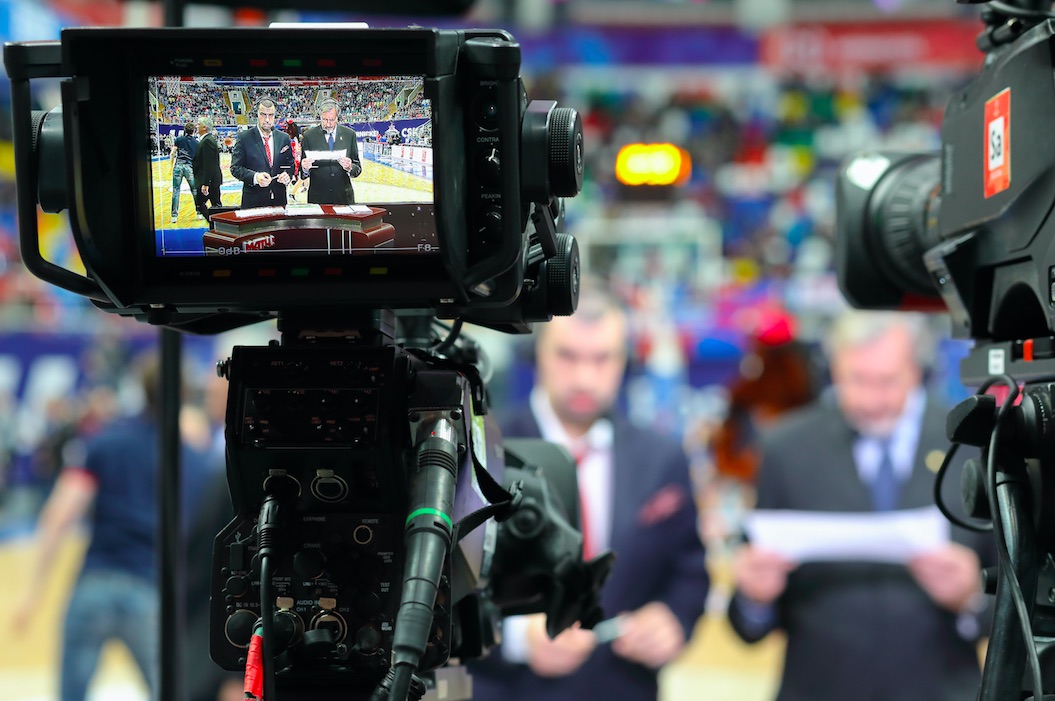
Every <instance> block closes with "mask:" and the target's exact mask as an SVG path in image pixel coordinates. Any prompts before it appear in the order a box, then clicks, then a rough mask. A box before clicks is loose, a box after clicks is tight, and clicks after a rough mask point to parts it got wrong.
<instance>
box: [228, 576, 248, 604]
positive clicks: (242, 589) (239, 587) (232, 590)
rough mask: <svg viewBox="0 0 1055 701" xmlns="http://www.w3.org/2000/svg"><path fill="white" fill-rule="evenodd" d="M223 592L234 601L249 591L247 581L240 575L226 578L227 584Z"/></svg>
mask: <svg viewBox="0 0 1055 701" xmlns="http://www.w3.org/2000/svg"><path fill="white" fill-rule="evenodd" d="M224 591H225V592H226V593H227V594H230V595H231V596H233V597H235V598H236V599H237V598H239V597H242V596H245V593H246V592H247V591H249V580H248V579H246V578H245V577H244V576H242V575H235V576H233V577H228V578H227V583H226V584H225V585H224Z"/></svg>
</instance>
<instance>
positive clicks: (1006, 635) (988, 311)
mask: <svg viewBox="0 0 1055 701" xmlns="http://www.w3.org/2000/svg"><path fill="white" fill-rule="evenodd" d="M1046 7H1050V3H1047V4H1045V3H1039V2H1038V3H1026V2H1022V3H1018V2H1015V3H1003V2H992V3H990V4H989V6H988V7H987V8H986V9H985V10H984V11H983V14H982V17H983V19H984V21H985V29H984V31H983V32H982V33H981V35H980V36H979V41H978V45H979V47H980V48H981V49H982V50H983V51H984V52H985V54H986V55H985V62H984V65H983V68H982V71H981V74H980V75H978V76H977V77H976V78H975V79H974V80H972V81H971V82H970V83H969V84H968V85H967V86H966V87H964V88H962V89H960V90H958V91H957V92H956V93H955V94H954V95H953V97H952V99H951V100H950V101H949V104H948V107H947V109H946V112H945V117H944V120H943V122H942V148H941V153H939V154H919V153H908V154H906V153H886V152H872V153H862V154H859V155H856V156H854V157H852V158H850V159H849V160H848V161H847V163H846V164H844V166H843V168H842V169H841V171H840V175H839V179H838V184H837V208H838V213H837V230H838V236H837V272H838V278H839V284H840V286H841V288H842V290H843V292H844V294H845V296H846V298H847V299H848V300H849V301H850V302H851V304H853V305H854V306H857V307H862V308H867V309H914V310H922V311H926V310H931V311H933V310H941V309H946V310H948V312H949V314H950V315H951V318H952V328H953V334H954V335H955V336H957V337H961V338H972V339H974V340H975V343H974V346H973V348H972V350H971V351H970V352H969V355H968V356H967V357H966V358H965V359H964V361H963V363H962V366H961V378H962V380H963V382H964V384H965V385H967V386H974V387H979V390H978V391H979V394H978V395H975V396H973V397H971V398H969V399H968V400H967V401H965V402H963V403H962V404H960V405H959V406H958V407H956V409H954V411H953V412H951V413H950V416H949V424H948V432H949V438H950V440H952V441H953V442H954V443H956V444H966V445H973V446H978V447H980V448H982V461H981V465H979V464H978V463H975V462H974V461H968V463H967V465H966V469H965V477H964V484H963V491H964V502H965V506H966V507H967V510H968V513H969V514H970V515H972V516H975V517H978V518H980V519H983V520H989V521H991V522H992V523H991V526H989V525H988V524H985V525H984V526H979V525H977V524H961V525H967V526H970V527H974V528H976V529H979V530H989V529H991V530H992V531H993V532H994V534H995V536H996V542H997V550H998V553H999V556H1000V558H999V560H1000V561H999V567H998V569H997V571H996V572H995V573H994V572H992V571H987V572H986V573H984V574H985V575H986V576H985V577H984V581H985V583H986V590H987V591H988V592H989V593H995V594H996V601H995V609H994V613H995V620H994V625H993V631H992V635H991V637H990V643H989V648H988V654H987V657H986V663H985V670H984V676H983V681H982V689H981V692H980V696H979V698H981V699H1001V700H1003V699H1012V698H1014V699H1019V698H1033V699H1039V698H1040V697H1041V695H1042V694H1043V692H1047V694H1044V695H1043V698H1045V699H1049V698H1055V696H1052V695H1051V694H1052V693H1053V692H1055V674H1053V670H1055V666H1053V663H1055V658H1053V657H1052V655H1053V653H1055V649H1053V647H1052V642H1053V641H1055V557H1053V556H1055V539H1053V536H1055V529H1053V528H1052V526H1053V525H1055V524H1053V521H1052V519H1053V516H1055V515H1053V514H1052V513H1051V512H1052V507H1053V506H1055V498H1053V497H1055V492H1053V490H1055V481H1053V480H1052V479H1051V476H1050V473H1051V468H1052V467H1053V466H1055V463H1053V462H1052V459H1053V457H1055V435H1053V431H1055V428H1053V424H1052V416H1053V406H1055V402H1053V396H1052V395H1053V390H1055V335H1053V334H1055V245H1053V242H1055V221H1053V219H1052V217H1051V214H1052V207H1053V205H1055V143H1053V142H1052V139H1051V138H1050V136H1049V134H1050V129H1049V127H1048V120H1049V119H1050V118H1051V115H1052V114H1055V88H1053V84H1052V73H1053V67H1055V61H1053V58H1052V56H1053V53H1052V51H1053V49H1055V22H1053V21H1052V18H1053V17H1055V15H1052V14H1051V13H1050V12H1049V11H1047V9H1046ZM997 384H1000V385H1003V386H1005V387H1006V389H1007V390H1008V391H1007V394H1006V395H1005V398H1004V399H1003V401H1002V402H998V401H997V399H996V398H995V397H994V396H992V395H991V394H987V392H988V391H989V390H990V389H991V388H992V387H993V386H994V385H997ZM998 404H999V406H998ZM980 523H981V522H980ZM1038 649H1039V653H1038ZM1027 660H1028V662H1029V671H1028V674H1025V675H1024V671H1025V669H1026V663H1027Z"/></svg>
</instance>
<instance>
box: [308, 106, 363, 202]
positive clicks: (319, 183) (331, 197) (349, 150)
mask: <svg viewBox="0 0 1055 701" xmlns="http://www.w3.org/2000/svg"><path fill="white" fill-rule="evenodd" d="M337 112H338V105H337V101H336V100H330V99H327V100H323V101H322V102H321V103H320V104H319V126H317V127H312V128H311V129H308V130H307V131H306V132H304V139H303V141H302V142H301V145H302V151H303V153H304V157H303V158H302V159H301V161H300V169H301V172H302V173H303V174H304V177H305V178H307V179H308V202H314V203H316V204H354V203H355V192H354V191H353V189H352V178H357V177H359V174H360V173H362V172H363V164H362V163H361V162H360V161H359V145H358V144H357V143H356V140H355V139H356V136H355V130H353V129H350V128H349V127H346V126H344V125H343V124H338V123H337ZM320 151H325V152H328V153H330V154H331V155H332V156H335V157H336V158H332V159H330V158H312V153H313V152H315V153H318V152H320Z"/></svg>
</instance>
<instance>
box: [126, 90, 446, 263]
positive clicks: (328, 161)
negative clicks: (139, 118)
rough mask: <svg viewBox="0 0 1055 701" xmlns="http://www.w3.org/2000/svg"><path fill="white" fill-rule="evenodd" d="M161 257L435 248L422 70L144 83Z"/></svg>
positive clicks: (429, 123)
mask: <svg viewBox="0 0 1055 701" xmlns="http://www.w3.org/2000/svg"><path fill="white" fill-rule="evenodd" d="M147 84H148V96H147V97H148V99H147V105H146V109H147V111H148V116H149V124H150V153H151V158H150V169H149V170H150V175H149V177H150V179H151V183H150V192H151V203H152V222H153V230H154V251H155V256H157V257H159V258H179V257H200V256H231V257H234V256H320V255H322V256H341V255H363V254H377V253H391V254H411V255H420V254H425V255H431V254H436V253H438V252H439V240H438V237H437V233H436V218H435V194H434V188H433V182H434V178H433V171H434V158H433V148H432V144H433V131H432V130H433V123H434V115H433V112H432V109H433V108H432V104H431V101H430V100H429V99H428V98H427V97H426V96H425V90H424V79H423V77H422V76H406V75H390V76H356V77H317V76H315V77H313V76H296V77H290V76H283V77H272V78H267V77H259V76H257V77H253V78H245V77H215V76H208V77H205V76H151V77H150V78H149V79H148V81H147Z"/></svg>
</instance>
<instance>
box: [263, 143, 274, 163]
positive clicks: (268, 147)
mask: <svg viewBox="0 0 1055 701" xmlns="http://www.w3.org/2000/svg"><path fill="white" fill-rule="evenodd" d="M264 153H266V154H267V167H268V168H270V167H271V166H272V163H271V139H270V138H268V137H266V136H265V137H264Z"/></svg>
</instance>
